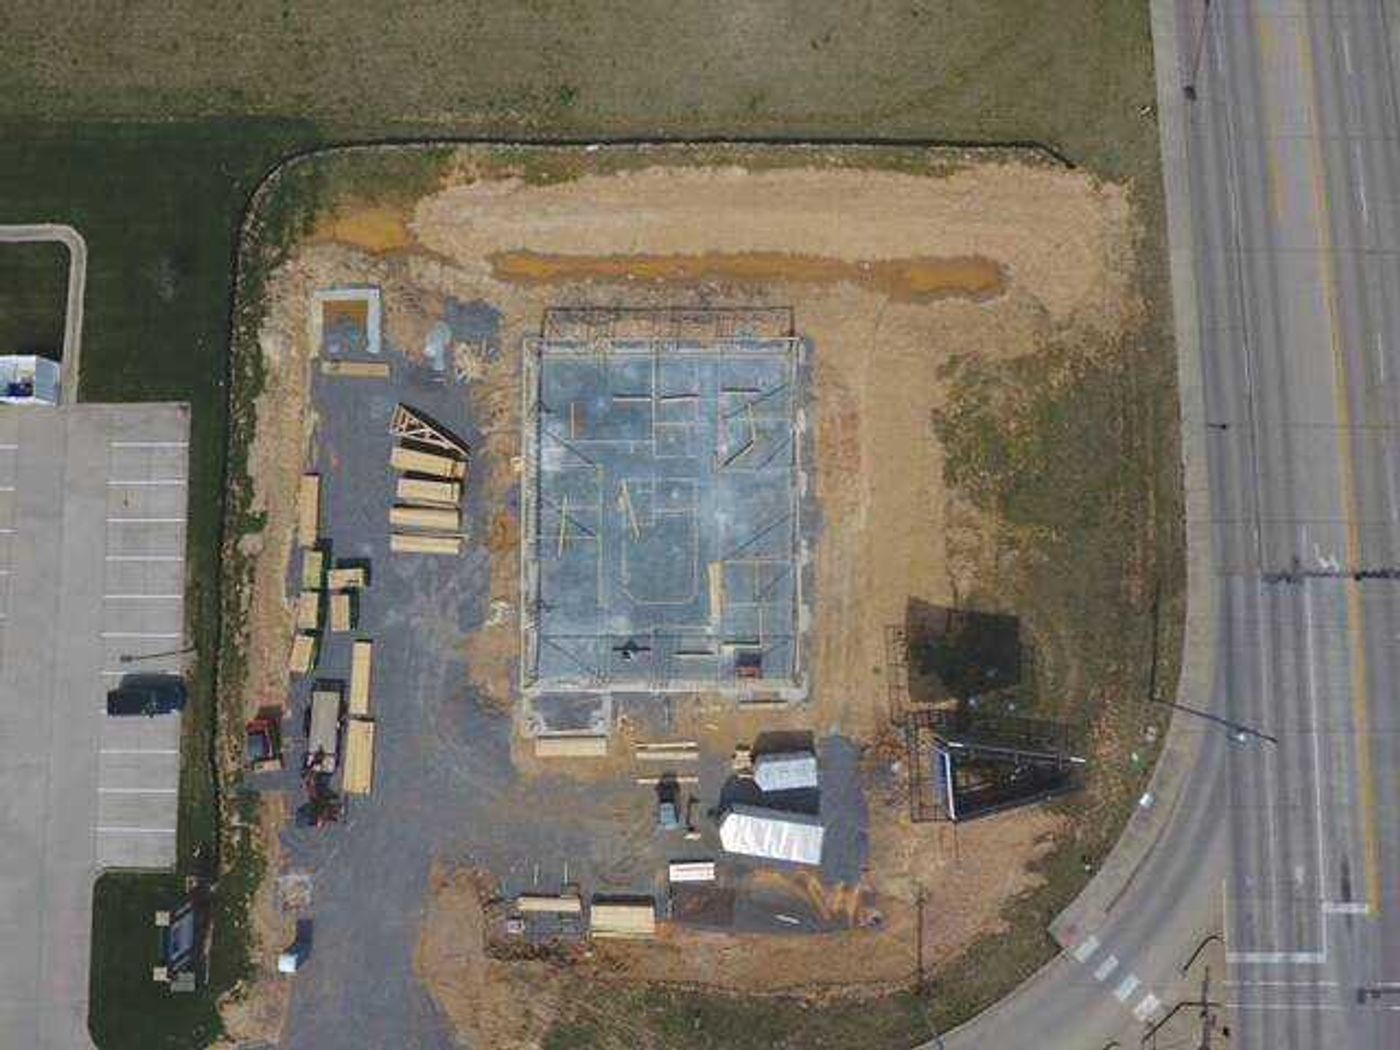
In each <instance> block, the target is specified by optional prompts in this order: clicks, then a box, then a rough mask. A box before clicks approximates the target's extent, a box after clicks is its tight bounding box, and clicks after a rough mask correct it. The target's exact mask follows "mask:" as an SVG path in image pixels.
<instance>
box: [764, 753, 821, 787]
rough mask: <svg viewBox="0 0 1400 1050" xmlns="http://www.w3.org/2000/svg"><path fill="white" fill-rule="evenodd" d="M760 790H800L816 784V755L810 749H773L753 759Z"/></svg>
mask: <svg viewBox="0 0 1400 1050" xmlns="http://www.w3.org/2000/svg"><path fill="white" fill-rule="evenodd" d="M753 779H754V783H756V784H757V785H758V789H759V790H760V791H764V792H768V791H800V790H803V789H807V788H814V787H816V786H817V756H816V755H814V754H812V752H810V751H775V752H772V753H771V754H767V755H759V756H758V757H757V758H756V759H754V770H753Z"/></svg>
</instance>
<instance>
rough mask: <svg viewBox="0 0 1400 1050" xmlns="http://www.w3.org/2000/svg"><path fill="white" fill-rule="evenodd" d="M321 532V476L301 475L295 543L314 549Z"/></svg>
mask: <svg viewBox="0 0 1400 1050" xmlns="http://www.w3.org/2000/svg"><path fill="white" fill-rule="evenodd" d="M320 532H321V475H320V474H303V475H302V476H301V489H300V490H299V491H298V492H297V542H298V543H300V544H301V545H302V546H303V547H314V546H315V545H316V537H317V536H319V535H320Z"/></svg>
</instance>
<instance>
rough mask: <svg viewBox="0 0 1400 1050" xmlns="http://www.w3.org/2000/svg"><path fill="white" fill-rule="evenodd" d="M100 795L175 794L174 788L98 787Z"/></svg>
mask: <svg viewBox="0 0 1400 1050" xmlns="http://www.w3.org/2000/svg"><path fill="white" fill-rule="evenodd" d="M97 793H98V794H99V795H173V794H175V789H174V788H105V787H100V788H98V789H97Z"/></svg>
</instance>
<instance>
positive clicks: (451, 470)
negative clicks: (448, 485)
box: [389, 446, 467, 480]
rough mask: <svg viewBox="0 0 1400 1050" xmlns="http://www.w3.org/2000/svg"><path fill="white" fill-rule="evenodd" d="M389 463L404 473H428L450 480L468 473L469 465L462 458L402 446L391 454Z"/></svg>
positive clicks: (458, 478) (431, 475)
mask: <svg viewBox="0 0 1400 1050" xmlns="http://www.w3.org/2000/svg"><path fill="white" fill-rule="evenodd" d="M389 465H390V466H392V467H393V468H394V469H395V470H397V471H400V472H403V473H411V474H427V475H429V476H430V477H434V478H445V479H448V480H453V479H457V480H460V479H461V478H463V477H465V476H466V473H467V465H466V464H465V463H463V462H462V461H461V460H460V459H453V458H452V457H451V456H439V455H438V454H437V453H435V452H419V451H418V450H417V449H413V448H403V447H401V446H400V447H397V448H395V449H394V451H393V452H391V453H390V454H389Z"/></svg>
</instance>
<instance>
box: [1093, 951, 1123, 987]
mask: <svg viewBox="0 0 1400 1050" xmlns="http://www.w3.org/2000/svg"><path fill="white" fill-rule="evenodd" d="M1116 969H1118V956H1116V955H1110V956H1109V957H1108V958H1107V959H1105V960H1104V961H1103V962H1101V963H1099V968H1098V969H1097V970H1095V971H1094V980H1096V981H1098V982H1099V983H1100V984H1103V982H1104V981H1106V980H1108V975H1109V974H1111V973H1112V972H1113V971H1114V970H1116Z"/></svg>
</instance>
